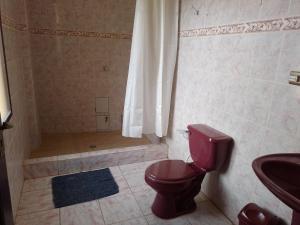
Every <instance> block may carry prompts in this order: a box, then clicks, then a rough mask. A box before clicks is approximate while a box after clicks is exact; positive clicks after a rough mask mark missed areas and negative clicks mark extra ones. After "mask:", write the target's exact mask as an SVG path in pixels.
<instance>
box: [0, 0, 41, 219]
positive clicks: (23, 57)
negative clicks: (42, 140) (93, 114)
mask: <svg viewBox="0 0 300 225" xmlns="http://www.w3.org/2000/svg"><path fill="white" fill-rule="evenodd" d="M1 16H2V18H1V19H2V24H3V33H4V45H5V52H6V57H7V67H8V68H7V70H8V76H9V84H10V89H11V100H12V106H13V117H12V119H11V121H10V124H11V125H12V126H13V128H11V129H9V130H5V131H4V142H5V151H6V160H7V171H8V178H9V185H10V191H11V198H12V206H13V212H14V215H15V213H16V210H17V207H18V203H19V198H20V193H21V189H22V186H23V180H24V177H23V160H24V159H26V158H28V155H29V152H30V149H31V148H34V147H36V146H37V145H38V144H39V126H38V120H37V112H36V106H35V94H34V88H33V85H34V84H33V80H32V71H31V59H30V55H31V54H30V45H29V34H28V32H27V30H26V25H24V24H26V10H25V3H24V1H23V0H14V1H12V0H1ZM24 21H25V22H24Z"/></svg>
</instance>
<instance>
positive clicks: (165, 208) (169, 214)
mask: <svg viewBox="0 0 300 225" xmlns="http://www.w3.org/2000/svg"><path fill="white" fill-rule="evenodd" d="M182 206H183V205H182V204H180V203H179V202H176V201H174V199H173V196H171V197H167V196H162V195H160V194H157V195H156V197H155V200H154V202H153V205H152V207H151V209H152V212H153V214H154V215H156V216H157V217H160V218H162V219H172V218H175V217H178V216H181V215H183V214H187V213H191V212H193V211H194V210H195V209H196V208H197V206H196V203H195V201H194V200H193V199H192V200H191V201H190V202H189V204H186V203H185V205H184V207H182Z"/></svg>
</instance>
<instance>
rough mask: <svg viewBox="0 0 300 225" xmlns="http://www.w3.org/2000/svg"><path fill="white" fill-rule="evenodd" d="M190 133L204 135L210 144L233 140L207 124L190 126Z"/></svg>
mask: <svg viewBox="0 0 300 225" xmlns="http://www.w3.org/2000/svg"><path fill="white" fill-rule="evenodd" d="M188 130H189V131H193V130H194V131H197V132H199V133H201V134H202V135H204V136H206V137H207V139H209V140H210V142H217V141H221V140H232V138H231V137H230V136H228V135H226V134H224V133H222V132H221V131H218V130H216V129H214V128H212V127H209V126H207V125H205V124H190V125H188Z"/></svg>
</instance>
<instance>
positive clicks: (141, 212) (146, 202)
mask: <svg viewBox="0 0 300 225" xmlns="http://www.w3.org/2000/svg"><path fill="white" fill-rule="evenodd" d="M151 163H153V162H143V163H134V164H128V165H123V166H116V167H111V168H110V169H111V172H112V174H113V176H114V177H115V180H116V182H117V183H118V185H119V189H120V192H119V193H118V194H116V195H113V196H109V197H106V198H103V199H100V200H95V201H91V202H86V203H82V204H77V205H73V206H68V207H64V208H60V209H54V206H53V203H52V191H51V177H46V178H38V179H33V180H26V181H25V184H24V187H23V194H22V197H21V201H20V205H19V210H18V213H17V218H16V223H17V225H102V224H103V225H108V224H109V225H110V224H113V225H172V224H174V225H230V224H231V223H230V221H228V220H227V219H226V217H225V216H224V215H223V214H222V213H221V212H220V211H219V210H217V209H216V208H215V207H214V206H213V205H212V204H211V203H210V202H209V201H208V200H206V198H205V196H204V195H202V194H200V195H199V196H197V204H198V209H197V210H196V211H195V212H194V213H192V214H189V215H185V216H181V217H178V218H176V219H172V220H162V219H159V218H157V217H156V216H154V215H153V214H152V212H151V209H150V206H151V204H152V201H153V199H154V196H155V192H154V191H153V190H152V189H151V188H150V187H149V186H147V185H146V183H145V182H144V171H145V168H146V167H147V166H148V165H150V164H151Z"/></svg>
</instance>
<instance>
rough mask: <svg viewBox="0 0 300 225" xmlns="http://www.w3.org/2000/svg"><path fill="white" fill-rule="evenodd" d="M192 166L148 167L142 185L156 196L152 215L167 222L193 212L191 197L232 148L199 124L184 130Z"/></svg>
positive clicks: (172, 162) (177, 162)
mask: <svg viewBox="0 0 300 225" xmlns="http://www.w3.org/2000/svg"><path fill="white" fill-rule="evenodd" d="M188 131H189V147H190V153H191V157H192V160H193V162H192V163H185V162H184V161H182V160H164V161H160V162H157V163H154V164H152V165H150V166H149V167H148V168H147V169H146V172H145V181H146V183H147V184H149V185H150V186H151V187H152V188H153V189H154V190H155V191H157V195H156V197H155V200H154V202H153V205H152V212H153V213H154V214H155V215H156V216H158V217H160V218H164V219H170V218H174V217H177V216H180V215H182V214H186V213H189V212H192V211H194V210H195V209H196V203H195V201H194V197H195V196H196V195H197V194H198V193H199V192H200V189H201V183H202V181H203V178H204V176H205V174H206V173H207V172H210V171H213V170H216V169H218V168H220V167H221V166H222V165H223V163H224V161H225V159H226V157H227V155H228V153H229V151H230V148H231V146H232V141H233V140H232V138H231V137H229V136H227V135H226V134H223V133H221V132H220V131H217V130H215V129H213V128H211V127H208V126H206V125H203V124H195V125H189V126H188Z"/></svg>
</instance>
